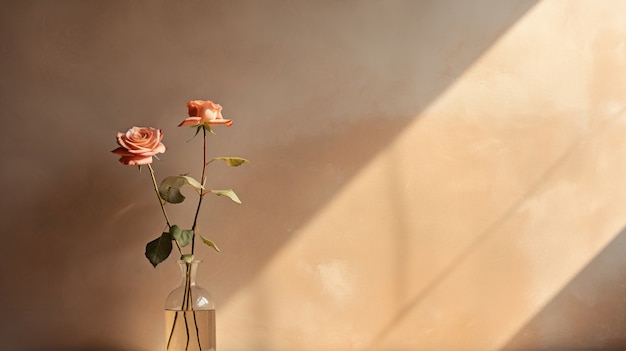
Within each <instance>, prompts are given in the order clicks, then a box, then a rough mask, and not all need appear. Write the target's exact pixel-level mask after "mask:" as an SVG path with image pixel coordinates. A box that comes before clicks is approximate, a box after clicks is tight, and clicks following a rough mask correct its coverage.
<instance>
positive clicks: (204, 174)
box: [191, 127, 208, 255]
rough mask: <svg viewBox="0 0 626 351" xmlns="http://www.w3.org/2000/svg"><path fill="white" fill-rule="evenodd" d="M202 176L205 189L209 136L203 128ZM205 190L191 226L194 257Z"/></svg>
mask: <svg viewBox="0 0 626 351" xmlns="http://www.w3.org/2000/svg"><path fill="white" fill-rule="evenodd" d="M202 140H203V146H202V176H201V177H200V184H202V186H203V187H204V185H205V183H206V166H207V164H208V163H207V161H206V149H207V135H206V128H204V127H203V128H202ZM204 194H205V193H204V189H201V190H200V197H199V198H198V207H197V208H196V215H195V217H194V219H193V225H192V226H191V230H192V231H193V236H192V237H191V254H192V255H193V253H194V249H195V248H196V227H197V225H198V214H199V213H200V206H202V199H203V198H204Z"/></svg>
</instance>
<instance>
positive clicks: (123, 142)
mask: <svg viewBox="0 0 626 351" xmlns="http://www.w3.org/2000/svg"><path fill="white" fill-rule="evenodd" d="M161 140H163V132H161V130H160V129H155V128H151V127H132V128H130V129H129V130H128V131H127V132H126V133H117V144H118V145H119V146H120V147H118V148H117V149H115V150H113V151H111V152H112V153H114V154H117V155H120V156H122V157H120V162H121V163H123V164H125V165H128V166H141V165H147V164H150V163H152V156H154V155H156V154H158V153H163V152H165V145H163V143H162V142H161Z"/></svg>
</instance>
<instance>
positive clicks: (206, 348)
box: [165, 260, 216, 351]
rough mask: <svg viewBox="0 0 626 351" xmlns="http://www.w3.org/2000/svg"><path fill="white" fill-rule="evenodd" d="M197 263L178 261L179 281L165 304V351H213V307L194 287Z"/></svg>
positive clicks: (210, 299)
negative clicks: (180, 279) (178, 284)
mask: <svg viewBox="0 0 626 351" xmlns="http://www.w3.org/2000/svg"><path fill="white" fill-rule="evenodd" d="M200 262H202V261H200V260H195V261H191V262H187V261H183V260H180V261H178V264H179V265H180V272H181V276H182V281H181V284H180V286H179V287H177V288H176V289H174V290H172V292H171V293H170V294H169V295H168V296H167V299H166V300H165V351H211V350H213V351H214V350H215V344H216V342H215V303H214V301H213V298H212V297H211V294H209V292H208V291H206V290H205V289H203V288H201V287H199V286H198V285H197V284H196V273H197V271H198V265H199V264H200Z"/></svg>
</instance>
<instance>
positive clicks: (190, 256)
mask: <svg viewBox="0 0 626 351" xmlns="http://www.w3.org/2000/svg"><path fill="white" fill-rule="evenodd" d="M180 259H181V260H183V261H185V262H187V263H191V262H193V254H184V255H182V256H180Z"/></svg>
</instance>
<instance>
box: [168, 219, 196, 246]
mask: <svg viewBox="0 0 626 351" xmlns="http://www.w3.org/2000/svg"><path fill="white" fill-rule="evenodd" d="M170 234H171V235H172V238H174V240H176V242H177V243H178V245H180V246H181V247H185V246H187V245H189V243H190V242H191V238H192V237H193V231H192V230H189V229H180V227H179V226H177V225H176V224H174V225H173V226H172V227H171V228H170Z"/></svg>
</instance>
